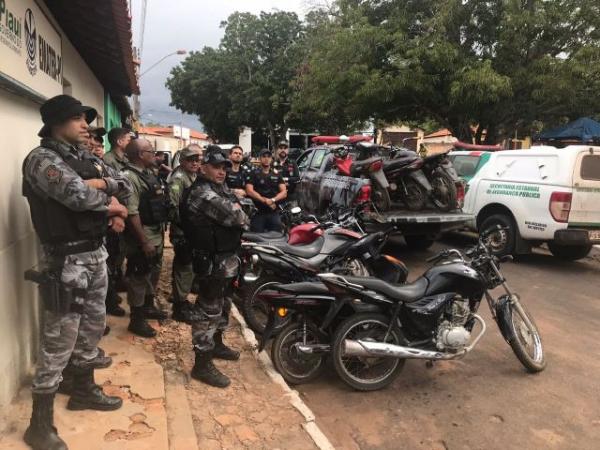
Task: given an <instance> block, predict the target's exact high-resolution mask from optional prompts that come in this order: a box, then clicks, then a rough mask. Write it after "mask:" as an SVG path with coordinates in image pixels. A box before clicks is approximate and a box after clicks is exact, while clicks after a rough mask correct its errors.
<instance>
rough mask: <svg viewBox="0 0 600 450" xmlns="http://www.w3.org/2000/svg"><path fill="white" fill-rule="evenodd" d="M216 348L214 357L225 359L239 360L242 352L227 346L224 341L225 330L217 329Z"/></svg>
mask: <svg viewBox="0 0 600 450" xmlns="http://www.w3.org/2000/svg"><path fill="white" fill-rule="evenodd" d="M214 339H215V348H214V350H213V358H217V359H225V360H227V361H237V360H238V359H240V352H238V351H235V350H233V349H232V348H229V347H227V346H226V345H225V344H224V343H223V332H222V331H217V332H216V333H215V337H214Z"/></svg>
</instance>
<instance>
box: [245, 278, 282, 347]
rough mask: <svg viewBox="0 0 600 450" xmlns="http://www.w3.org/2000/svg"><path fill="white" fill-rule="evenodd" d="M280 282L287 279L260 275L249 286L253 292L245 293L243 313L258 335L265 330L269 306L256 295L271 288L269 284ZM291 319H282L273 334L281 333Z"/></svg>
mask: <svg viewBox="0 0 600 450" xmlns="http://www.w3.org/2000/svg"><path fill="white" fill-rule="evenodd" d="M280 283H286V281H284V280H280V279H278V278H276V277H272V276H265V277H260V278H259V279H258V280H256V281H255V282H254V283H252V285H251V286H249V288H250V289H251V292H252V293H251V294H250V295H244V297H243V298H242V315H243V316H244V320H246V323H247V324H248V326H249V327H250V329H251V330H252V331H254V332H255V333H256V334H258V335H261V336H262V334H263V333H264V332H265V328H266V326H267V319H268V315H269V311H268V308H267V306H266V305H265V304H264V303H263V302H261V301H260V300H258V299H257V298H256V296H257V295H258V293H259V292H260V291H262V290H264V289H267V288H269V286H271V285H274V284H280ZM250 289H248V290H247V292H248V291H250ZM290 320H291V319H290V318H286V319H284V320H282V321H281V323H280V324H279V325H277V326H276V327H275V328H274V329H273V335H275V334H276V333H279V330H281V329H282V328H283V327H284V326H285V325H287V323H288V322H289V321H290Z"/></svg>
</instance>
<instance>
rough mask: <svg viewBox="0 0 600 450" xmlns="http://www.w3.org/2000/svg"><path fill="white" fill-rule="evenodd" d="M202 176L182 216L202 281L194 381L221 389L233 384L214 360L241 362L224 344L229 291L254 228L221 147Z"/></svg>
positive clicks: (211, 153)
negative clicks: (245, 234) (244, 239)
mask: <svg viewBox="0 0 600 450" xmlns="http://www.w3.org/2000/svg"><path fill="white" fill-rule="evenodd" d="M202 162H203V165H202V167H201V169H200V171H201V173H200V174H199V175H198V177H197V178H196V181H195V182H194V184H193V185H192V187H191V188H190V190H188V191H187V192H186V193H184V196H183V199H182V203H181V207H180V215H181V221H182V226H183V230H184V233H185V239H186V241H187V242H189V243H190V245H191V247H192V249H193V250H192V264H193V268H194V273H195V275H196V276H197V277H199V278H200V295H199V297H198V299H197V300H196V304H195V309H196V317H195V318H194V320H193V322H192V343H193V345H194V352H195V354H196V360H195V363H194V368H193V369H192V377H193V378H195V379H197V380H200V381H202V382H204V383H207V384H209V385H211V386H216V387H222V388H224V387H227V386H228V385H229V383H230V380H229V378H228V377H227V376H225V375H224V374H222V373H221V372H220V371H219V370H218V369H217V368H216V367H215V366H214V364H213V362H212V360H213V358H219V359H226V360H237V359H238V358H239V356H240V355H239V352H236V351H234V350H232V349H230V348H229V347H227V346H226V345H225V344H224V343H223V331H224V330H225V328H226V326H227V323H228V316H229V310H230V308H231V304H230V303H229V300H228V299H226V297H225V292H226V290H227V287H228V286H229V285H230V284H231V283H232V281H233V278H234V277H235V276H236V275H237V274H238V271H239V258H238V256H237V255H236V252H237V250H238V249H239V247H240V244H241V236H242V231H243V230H244V229H247V228H248V226H249V222H250V221H249V219H248V216H247V215H246V214H245V213H244V212H243V211H242V208H241V206H240V203H239V200H238V198H237V197H236V195H235V194H233V193H232V192H231V191H230V190H229V188H228V187H227V185H226V184H225V178H226V176H227V168H229V167H230V166H231V162H230V161H229V160H228V159H227V158H226V157H225V156H224V155H223V153H222V151H221V149H220V148H219V147H217V146H209V147H208V148H207V150H206V152H205V154H204V157H203V159H202Z"/></svg>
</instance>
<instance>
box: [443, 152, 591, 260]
mask: <svg viewBox="0 0 600 450" xmlns="http://www.w3.org/2000/svg"><path fill="white" fill-rule="evenodd" d="M457 156H458V155H457ZM455 166H458V168H459V169H460V167H461V164H460V163H459V164H456V163H455ZM463 173H464V172H463ZM599 205H600V147H591V146H587V145H572V146H568V147H565V148H560V149H558V148H555V147H550V146H539V147H533V148H531V149H528V150H507V151H502V152H496V153H492V154H491V155H490V156H489V161H488V162H487V164H485V165H484V166H483V168H481V169H480V170H479V171H478V172H477V173H476V174H475V175H474V176H473V178H472V179H471V181H470V182H469V189H468V192H467V194H466V196H465V206H464V211H465V212H466V213H470V214H472V215H473V216H474V220H473V221H472V222H471V223H470V227H471V228H473V229H476V230H479V231H480V232H481V231H482V230H486V229H488V228H490V227H492V226H496V225H501V226H503V227H507V229H506V230H503V231H502V232H498V233H495V234H494V235H493V236H492V241H493V242H492V248H493V250H494V253H496V254H498V255H506V254H520V253H527V252H529V251H530V250H531V248H532V247H533V246H537V245H541V244H543V243H547V244H548V247H549V248H550V251H551V252H552V253H553V254H554V255H555V256H557V257H559V258H563V259H567V260H576V259H580V258H583V257H585V256H586V255H587V254H588V253H589V252H590V250H591V248H592V245H594V244H600V206H599Z"/></svg>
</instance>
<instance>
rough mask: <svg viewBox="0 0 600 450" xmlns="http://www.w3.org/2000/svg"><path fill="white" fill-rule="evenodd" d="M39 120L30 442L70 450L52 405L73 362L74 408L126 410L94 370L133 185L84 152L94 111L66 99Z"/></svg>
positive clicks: (29, 185) (33, 188) (31, 188)
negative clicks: (110, 249) (37, 339)
mask: <svg viewBox="0 0 600 450" xmlns="http://www.w3.org/2000/svg"><path fill="white" fill-rule="evenodd" d="M40 113H41V116H42V121H43V122H44V126H43V127H42V129H41V130H40V132H39V133H38V134H39V136H40V137H41V138H42V140H41V143H40V146H39V147H37V148H35V149H34V150H32V151H31V152H30V153H29V155H28V156H27V157H26V158H25V161H24V163H23V194H24V195H25V197H26V198H27V200H28V202H29V207H30V211H31V218H32V222H33V226H34V229H35V231H36V234H37V235H38V237H39V239H40V241H41V243H42V249H43V265H44V266H45V270H44V271H43V272H42V273H36V274H37V275H36V281H37V282H40V297H41V299H42V301H43V303H44V328H43V330H42V333H41V335H42V336H41V344H40V351H39V356H38V362H37V368H36V372H35V376H34V379H33V389H32V390H33V412H32V416H31V422H30V425H29V427H28V428H27V431H26V432H25V436H24V439H25V442H26V443H27V444H29V445H30V446H31V447H32V448H34V449H48V448H51V449H54V450H62V449H66V448H67V446H66V444H65V443H64V441H63V440H62V439H61V438H60V437H59V436H58V434H57V430H56V428H55V427H54V422H53V405H54V396H55V393H56V390H57V389H58V385H59V382H60V379H61V372H62V371H63V369H64V368H65V367H66V366H67V363H69V362H70V364H71V365H72V366H73V372H74V378H73V388H72V392H71V398H70V399H69V402H68V404H67V408H68V409H72V410H80V409H98V410H103V411H108V410H115V409H118V408H120V407H121V405H122V400H121V399H120V398H118V397H110V396H106V395H105V394H104V393H103V392H102V389H101V388H100V386H98V385H97V384H95V382H94V369H95V368H96V367H97V365H96V364H97V358H98V348H97V346H98V342H99V341H100V338H101V337H102V333H103V332H104V326H105V321H106V313H105V309H104V297H105V296H106V289H107V273H106V263H105V261H106V257H107V254H106V250H105V248H104V245H103V239H104V236H105V234H106V230H107V228H108V227H109V226H111V227H112V229H113V230H114V231H116V232H121V231H123V229H124V226H125V222H124V219H125V218H126V217H127V209H126V208H125V207H124V206H123V205H121V204H119V203H118V201H117V200H116V199H115V198H114V197H113V195H117V194H119V193H121V192H122V191H124V190H127V189H129V186H128V184H127V183H124V182H122V181H118V180H115V179H113V178H111V177H103V176H102V175H103V173H102V169H101V167H99V166H98V164H97V160H96V158H95V157H93V156H91V155H90V154H89V153H87V152H85V151H83V150H81V149H80V148H78V144H80V143H81V140H82V138H84V137H85V136H86V135H87V129H88V124H89V123H90V122H91V121H93V120H94V119H95V117H96V111H95V110H94V109H93V108H91V107H88V106H83V105H82V104H81V102H79V101H78V100H76V99H74V98H73V97H71V96H68V95H59V96H56V97H53V98H51V99H50V100H48V101H46V102H45V103H44V104H43V105H42V107H41V108H40ZM105 358H106V357H105ZM107 362H110V361H103V362H102V364H101V365H103V366H106V363H107Z"/></svg>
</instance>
